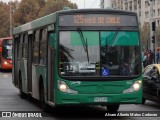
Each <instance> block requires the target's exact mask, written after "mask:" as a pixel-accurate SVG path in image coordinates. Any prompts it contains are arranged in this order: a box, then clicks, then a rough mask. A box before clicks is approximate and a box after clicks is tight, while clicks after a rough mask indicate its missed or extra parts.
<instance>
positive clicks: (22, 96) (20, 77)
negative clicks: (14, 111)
mask: <svg viewBox="0 0 160 120" xmlns="http://www.w3.org/2000/svg"><path fill="white" fill-rule="evenodd" d="M22 87H23V86H22V76H21V74H19V96H20V97H21V98H22V99H25V98H26V94H25V93H24V92H23V89H22Z"/></svg>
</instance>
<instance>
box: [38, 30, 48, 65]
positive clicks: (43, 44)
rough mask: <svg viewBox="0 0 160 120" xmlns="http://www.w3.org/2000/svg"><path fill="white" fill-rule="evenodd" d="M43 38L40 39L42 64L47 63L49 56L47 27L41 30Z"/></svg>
mask: <svg viewBox="0 0 160 120" xmlns="http://www.w3.org/2000/svg"><path fill="white" fill-rule="evenodd" d="M40 36H41V40H40V43H39V44H40V55H39V57H40V58H39V59H40V64H42V65H45V64H46V56H47V44H46V42H47V29H43V30H41V35H40Z"/></svg>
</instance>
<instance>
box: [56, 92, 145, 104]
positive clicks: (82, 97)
mask: <svg viewBox="0 0 160 120" xmlns="http://www.w3.org/2000/svg"><path fill="white" fill-rule="evenodd" d="M141 102H142V91H141V90H140V91H137V92H132V93H125V94H67V93H62V92H60V91H59V92H58V93H57V95H56V101H55V104H56V105H65V104H66V105H67V104H70V105H71V104H73V105H74V104H75V105H78V104H88V105H89V104H90V105H92V104H93V105H94V104H95V105H107V104H140V103H141Z"/></svg>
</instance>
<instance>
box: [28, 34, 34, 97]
mask: <svg viewBox="0 0 160 120" xmlns="http://www.w3.org/2000/svg"><path fill="white" fill-rule="evenodd" d="M32 39H33V34H29V35H28V51H27V52H28V57H27V78H28V80H27V81H28V93H29V94H32V69H31V68H32Z"/></svg>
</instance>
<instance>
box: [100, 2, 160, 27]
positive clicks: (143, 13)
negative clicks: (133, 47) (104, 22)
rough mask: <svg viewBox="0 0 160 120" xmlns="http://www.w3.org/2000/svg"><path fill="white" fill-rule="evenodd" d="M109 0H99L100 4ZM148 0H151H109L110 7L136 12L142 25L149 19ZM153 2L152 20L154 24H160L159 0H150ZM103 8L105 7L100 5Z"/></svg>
mask: <svg viewBox="0 0 160 120" xmlns="http://www.w3.org/2000/svg"><path fill="white" fill-rule="evenodd" d="M103 1H104V3H105V2H107V1H109V0H101V4H103ZM150 1H151V0H110V2H111V7H112V8H113V9H118V10H128V11H134V12H137V15H138V17H139V22H140V25H141V26H143V25H144V24H145V23H149V21H150V13H151V12H150ZM152 2H153V11H152V16H153V21H156V25H157V26H160V0H152ZM102 7H103V8H105V4H104V6H103V5H102Z"/></svg>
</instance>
